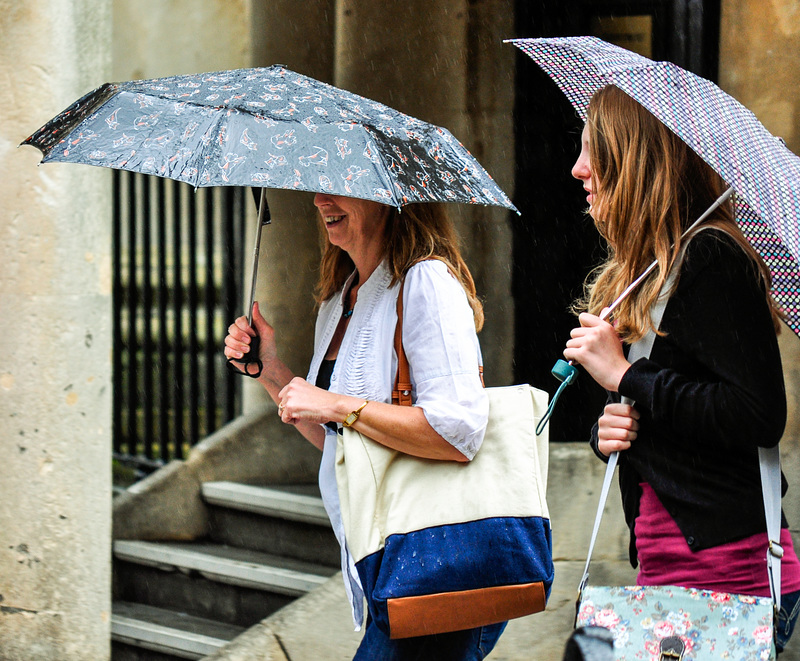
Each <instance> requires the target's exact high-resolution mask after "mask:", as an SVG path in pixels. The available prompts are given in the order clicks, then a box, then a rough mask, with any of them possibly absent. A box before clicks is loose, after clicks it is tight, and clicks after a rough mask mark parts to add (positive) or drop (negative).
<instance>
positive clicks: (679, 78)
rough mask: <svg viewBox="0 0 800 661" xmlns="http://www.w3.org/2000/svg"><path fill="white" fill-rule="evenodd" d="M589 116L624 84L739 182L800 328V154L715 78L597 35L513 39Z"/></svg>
mask: <svg viewBox="0 0 800 661" xmlns="http://www.w3.org/2000/svg"><path fill="white" fill-rule="evenodd" d="M509 42H510V43H512V44H514V45H515V46H517V47H518V48H520V49H521V50H522V51H523V52H525V53H526V54H527V55H529V56H530V57H531V58H532V59H533V60H534V61H535V62H536V63H537V64H538V65H539V66H540V67H541V68H542V69H543V70H544V71H545V72H546V73H547V74H548V75H549V76H550V77H551V78H552V79H553V80H554V81H555V83H556V84H557V85H558V87H559V88H560V89H561V91H562V92H564V94H566V96H567V98H568V99H569V101H570V103H572V105H573V106H574V107H575V109H576V110H577V111H578V113H579V115H580V116H581V117H582V118H583V119H584V120H585V119H586V109H587V107H588V105H589V100H590V99H591V97H592V95H593V94H594V93H595V92H596V91H597V90H599V89H601V88H602V87H605V86H607V85H616V86H617V87H619V88H620V89H621V90H622V91H624V92H625V93H626V94H628V95H629V96H631V97H632V98H633V99H635V100H636V101H638V102H639V103H641V104H642V105H643V106H644V107H645V108H647V109H648V110H649V111H650V112H651V113H653V115H655V116H656V117H657V118H658V119H659V120H660V121H662V122H663V123H664V124H665V125H666V126H667V127H668V128H669V129H670V130H672V131H673V132H674V133H675V134H676V135H678V136H679V137H680V138H681V139H682V140H683V141H684V142H686V144H688V145H689V146H690V147H691V148H692V149H693V150H694V151H695V152H697V154H698V155H699V156H700V157H701V158H702V159H703V160H704V161H705V162H706V163H708V164H709V165H710V166H711V167H712V168H714V170H716V171H717V172H718V173H719V175H720V176H721V177H722V178H723V179H724V180H725V181H726V182H727V183H728V185H729V186H731V187H732V188H733V190H734V192H735V195H734V210H735V216H736V220H737V222H738V223H739V226H740V227H741V228H742V231H743V232H744V234H745V236H747V238H748V240H749V241H750V243H751V244H752V245H753V247H754V248H755V249H756V250H757V251H758V253H759V254H760V255H761V257H762V258H763V259H764V261H765V262H766V263H767V265H768V266H769V269H770V271H771V272H772V278H773V283H772V284H773V290H772V294H773V296H774V297H775V300H776V301H777V302H778V303H779V304H780V306H781V307H782V308H783V311H784V312H785V313H786V316H787V321H788V324H789V326H790V328H791V329H792V330H793V331H794V332H795V333H797V334H798V335H800V158H798V157H797V156H796V155H795V154H793V153H792V152H791V151H789V150H788V149H787V148H786V146H785V145H784V144H783V142H782V141H781V140H780V139H779V138H776V137H775V136H773V135H772V134H771V133H770V132H769V131H767V129H765V128H764V126H763V125H762V124H761V122H759V121H758V119H756V117H755V115H753V113H751V112H750V111H749V110H748V109H747V108H745V107H744V106H743V105H741V104H740V103H739V102H738V101H736V100H735V99H734V98H732V97H731V96H729V95H728V94H726V93H725V92H723V91H722V90H721V89H720V88H719V87H717V86H716V85H714V83H712V82H710V81H708V80H706V79H704V78H700V77H699V76H696V75H694V74H692V73H690V72H688V71H686V70H685V69H682V68H680V67H678V66H676V65H675V64H672V63H671V62H654V61H653V60H649V59H647V58H646V57H642V56H641V55H637V54H636V53H632V52H631V51H628V50H625V49H623V48H619V47H618V46H613V45H611V44H609V43H606V42H604V41H602V40H600V39H597V38H595V37H566V38H555V39H511V40H509Z"/></svg>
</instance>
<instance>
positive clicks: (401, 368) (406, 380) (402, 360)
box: [392, 279, 486, 406]
mask: <svg viewBox="0 0 800 661" xmlns="http://www.w3.org/2000/svg"><path fill="white" fill-rule="evenodd" d="M405 285H406V281H405V279H403V280H401V281H400V291H399V292H398V294H397V325H396V326H395V327H394V351H395V353H396V354H397V375H396V376H395V380H394V389H393V390H392V404H399V405H400V406H411V368H410V367H409V365H408V358H407V357H406V352H405V349H403V288H404V287H405ZM478 373H479V375H480V377H481V385H482V386H483V387H484V388H485V387H486V384H485V383H484V381H483V365H478Z"/></svg>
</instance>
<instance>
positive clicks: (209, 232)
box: [113, 170, 252, 471]
mask: <svg viewBox="0 0 800 661" xmlns="http://www.w3.org/2000/svg"><path fill="white" fill-rule="evenodd" d="M250 199H251V198H250V195H249V193H248V191H247V189H242V188H230V187H223V188H201V189H198V190H196V191H195V190H194V189H193V188H192V187H191V186H188V185H186V184H180V183H177V182H174V181H171V180H168V179H162V178H159V177H151V176H148V175H141V174H133V173H129V172H123V171H117V170H115V171H114V210H113V214H114V232H113V243H114V247H113V264H114V266H113V269H114V276H113V277H114V280H113V282H114V320H113V323H114V329H113V336H114V355H113V362H114V365H113V372H114V379H113V387H114V395H113V401H114V414H113V420H114V455H115V457H116V458H118V459H120V460H121V461H123V462H125V463H129V464H134V465H135V466H137V467H138V468H140V469H144V470H145V471H147V470H148V469H153V468H156V467H158V466H159V465H161V464H163V463H165V462H167V461H169V460H171V459H174V458H183V457H184V456H185V454H186V452H187V450H188V449H189V448H190V447H191V446H193V445H194V444H195V443H197V442H198V441H199V440H200V439H202V438H204V437H205V436H207V435H208V434H210V433H211V432H213V431H215V430H216V429H218V428H219V427H220V426H222V425H223V424H224V423H226V422H228V421H229V420H231V419H233V418H234V417H235V416H236V415H238V413H239V411H240V400H241V397H240V391H241V379H240V378H238V377H236V375H234V374H232V373H231V372H229V371H228V370H227V369H225V365H224V358H223V356H222V351H221V349H222V339H223V338H224V336H225V332H226V331H225V329H226V328H227V326H228V324H229V323H230V322H231V321H232V320H233V318H234V317H235V316H237V315H238V314H241V312H242V311H241V300H242V282H243V281H244V272H243V268H244V261H243V256H244V252H245V247H244V235H245V215H246V214H245V204H246V203H247V202H248V200H250ZM251 203H252V202H251Z"/></svg>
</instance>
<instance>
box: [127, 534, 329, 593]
mask: <svg viewBox="0 0 800 661" xmlns="http://www.w3.org/2000/svg"><path fill="white" fill-rule="evenodd" d="M114 557H115V558H116V559H118V560H120V561H125V562H130V563H136V564H141V565H146V566H150V567H156V568H158V569H161V570H164V571H176V570H177V571H181V572H184V573H190V572H196V573H198V574H200V575H201V576H203V577H205V578H207V579H209V580H211V581H216V582H220V583H225V584H228V585H234V586H239V587H243V588H251V589H257V590H264V591H267V592H277V593H279V594H284V595H289V596H294V597H297V596H300V595H303V594H306V593H307V592H309V591H311V590H313V589H314V588H316V587H318V586H320V585H322V584H323V583H324V582H325V581H326V580H327V579H328V578H329V577H330V576H331V575H333V574H334V573H335V569H334V568H331V567H324V566H321V565H316V564H312V563H308V562H302V561H297V560H293V559H290V558H286V557H280V556H276V555H271V554H267V553H262V552H259V551H253V550H249V549H240V548H234V547H230V546H225V545H221V544H209V543H176V542H143V541H129V540H117V541H115V542H114Z"/></svg>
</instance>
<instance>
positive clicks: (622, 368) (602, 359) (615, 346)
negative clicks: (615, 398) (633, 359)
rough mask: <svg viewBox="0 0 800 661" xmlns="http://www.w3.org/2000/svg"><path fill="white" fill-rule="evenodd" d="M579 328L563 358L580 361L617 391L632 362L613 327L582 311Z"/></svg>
mask: <svg viewBox="0 0 800 661" xmlns="http://www.w3.org/2000/svg"><path fill="white" fill-rule="evenodd" d="M578 320H579V321H580V323H581V326H580V328H573V329H572V331H571V332H570V337H571V338H572V339H570V340H569V341H567V348H566V349H564V358H566V359H567V360H571V361H573V362H576V363H579V364H581V365H582V366H583V368H584V369H585V370H586V371H587V372H589V374H590V375H591V376H592V378H593V379H594V380H595V381H597V383H599V384H600V385H601V386H602V387H603V388H605V389H606V390H610V391H612V392H616V391H617V390H618V389H619V382H620V381H621V380H622V377H623V375H624V374H625V372H627V371H628V368H629V367H630V366H631V364H630V363H629V362H628V361H627V360H626V359H625V354H624V353H623V351H622V342H621V341H620V339H619V336H618V335H617V332H616V331H615V330H614V327H613V326H612V325H611V324H609V323H608V322H607V321H603V320H602V319H600V317H598V316H596V315H593V314H588V313H586V312H584V313H582V314H581V315H580V316H579V317H578Z"/></svg>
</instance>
